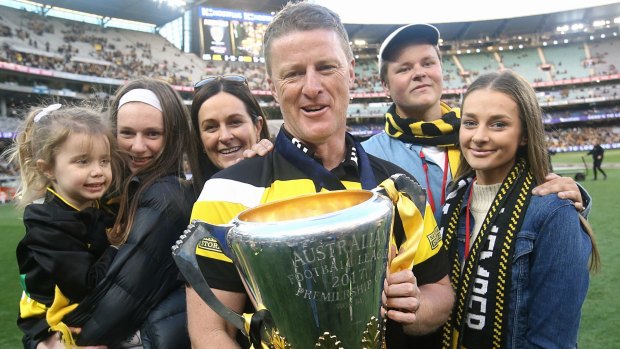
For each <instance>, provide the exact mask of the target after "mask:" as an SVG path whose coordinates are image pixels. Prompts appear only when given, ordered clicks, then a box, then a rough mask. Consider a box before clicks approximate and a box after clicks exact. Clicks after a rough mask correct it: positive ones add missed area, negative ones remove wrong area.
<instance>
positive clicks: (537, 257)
mask: <svg viewBox="0 0 620 349" xmlns="http://www.w3.org/2000/svg"><path fill="white" fill-rule="evenodd" d="M468 196H469V190H468V191H467V192H466V194H465V197H464V198H463V202H467V198H468ZM463 206H465V205H463ZM460 217H461V218H460V220H459V226H458V232H457V239H458V243H459V255H460V258H461V260H462V258H463V252H464V246H465V219H464V217H465V207H463V209H462V211H461V215H460ZM470 219H472V220H473V217H472V216H470ZM471 224H472V225H473V223H471ZM591 252H592V244H591V241H590V237H589V236H588V234H587V233H586V232H585V231H584V230H583V228H582V226H581V224H580V221H579V214H578V213H577V211H576V210H575V208H574V206H573V204H572V202H571V201H569V200H562V199H559V198H558V197H557V195H556V194H550V195H545V196H532V199H531V201H530V204H529V206H528V208H527V211H526V215H525V218H524V221H523V225H522V226H521V230H520V231H519V232H518V233H517V241H516V246H515V250H514V255H513V257H512V277H511V280H512V284H511V292H510V305H509V311H510V313H509V320H508V336H507V341H508V343H506V345H505V348H508V349H517V348H545V349H552V348H576V347H577V332H578V330H579V320H580V318H581V306H582V305H583V302H584V300H585V297H586V294H587V291H588V286H589V281H590V278H589V270H588V266H589V258H590V254H591Z"/></svg>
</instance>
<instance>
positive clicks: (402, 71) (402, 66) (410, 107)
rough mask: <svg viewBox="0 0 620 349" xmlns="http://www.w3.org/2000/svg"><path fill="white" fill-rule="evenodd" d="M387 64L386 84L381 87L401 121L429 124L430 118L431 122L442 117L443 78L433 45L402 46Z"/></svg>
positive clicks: (439, 61)
mask: <svg viewBox="0 0 620 349" xmlns="http://www.w3.org/2000/svg"><path fill="white" fill-rule="evenodd" d="M386 64H388V66H387V74H386V80H387V81H386V83H385V84H384V87H385V89H386V90H387V92H388V94H389V95H390V96H391V97H392V100H394V103H396V107H397V110H398V112H399V114H400V115H401V116H402V117H417V118H422V119H424V120H427V121H429V118H428V117H429V116H430V117H432V118H433V119H436V118H438V117H440V116H441V115H440V110H441V109H440V99H441V92H442V89H443V75H442V72H441V60H440V59H439V55H438V54H437V51H436V50H435V47H434V46H433V45H430V44H412V45H409V46H405V47H403V48H402V49H401V50H400V52H398V53H397V55H396V57H395V59H394V60H393V61H391V62H386ZM435 114H437V115H435Z"/></svg>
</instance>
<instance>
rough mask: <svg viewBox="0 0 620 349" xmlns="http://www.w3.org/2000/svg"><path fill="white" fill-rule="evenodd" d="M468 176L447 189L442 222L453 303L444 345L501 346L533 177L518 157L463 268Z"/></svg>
mask: <svg viewBox="0 0 620 349" xmlns="http://www.w3.org/2000/svg"><path fill="white" fill-rule="evenodd" d="M471 185H473V184H472V178H467V179H461V180H460V181H459V182H458V183H457V186H458V187H457V189H456V190H455V191H453V192H452V193H450V194H448V197H447V200H446V206H445V211H444V212H445V213H444V215H443V217H442V221H441V227H442V229H443V233H444V248H446V250H447V251H448V257H449V259H450V261H451V271H450V282H451V283H452V286H453V287H454V291H455V294H456V302H455V305H454V308H453V310H452V314H451V315H450V318H449V319H448V322H447V323H446V324H445V325H444V328H443V339H442V348H443V349H454V348H458V349H461V348H462V349H466V348H470V349H472V348H479V349H487V348H489V349H490V348H502V347H504V344H505V342H506V333H507V323H508V309H509V302H510V285H511V271H512V263H511V261H512V255H513V251H514V246H515V241H516V234H517V233H518V232H519V229H520V228H521V225H522V223H523V220H524V217H525V212H526V211H527V206H528V203H529V200H530V198H531V191H532V188H533V186H534V177H533V176H532V173H531V172H530V170H529V166H528V164H527V162H526V161H525V160H524V159H519V160H518V161H517V163H516V164H515V166H514V167H513V168H512V170H511V171H510V173H509V174H508V176H507V177H506V178H505V179H504V182H503V183H502V185H501V187H500V189H499V191H498V193H497V195H496V196H495V199H494V200H493V203H492V204H491V207H490V208H489V211H488V213H487V215H486V218H485V219H484V222H483V224H482V227H481V228H480V232H479V234H478V236H477V237H476V239H475V241H474V243H473V246H472V248H471V252H470V254H469V257H468V258H467V260H465V261H464V267H463V268H462V267H461V257H460V255H459V248H458V246H459V242H458V240H457V238H456V235H457V229H458V223H459V218H460V215H461V213H462V209H461V207H462V204H463V201H464V197H465V194H466V193H467V192H468V188H470V186H471Z"/></svg>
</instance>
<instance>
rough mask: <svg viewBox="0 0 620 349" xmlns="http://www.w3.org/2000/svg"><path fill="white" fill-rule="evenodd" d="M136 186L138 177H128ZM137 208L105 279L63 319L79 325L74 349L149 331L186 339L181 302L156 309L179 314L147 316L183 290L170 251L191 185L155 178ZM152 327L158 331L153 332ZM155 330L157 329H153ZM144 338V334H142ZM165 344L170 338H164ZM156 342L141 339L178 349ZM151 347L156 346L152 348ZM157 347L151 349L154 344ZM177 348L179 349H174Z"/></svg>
mask: <svg viewBox="0 0 620 349" xmlns="http://www.w3.org/2000/svg"><path fill="white" fill-rule="evenodd" d="M134 180H135V181H136V183H135V184H136V187H137V184H138V183H139V179H138V178H134ZM137 199H138V200H140V201H139V207H138V210H137V212H136V216H135V220H134V223H133V226H132V229H131V232H130V233H129V237H128V239H127V241H126V242H125V243H124V244H123V245H122V246H120V247H119V250H118V253H117V255H116V257H115V259H114V261H113V263H112V265H111V266H110V269H109V271H108V274H107V275H106V277H105V279H104V280H103V281H102V282H101V283H100V284H99V285H98V287H97V288H96V289H95V290H94V292H93V293H92V294H91V295H89V296H88V297H86V298H85V299H84V300H83V301H82V302H81V303H80V305H79V306H78V308H76V309H75V310H74V311H73V312H72V313H71V314H69V316H67V318H66V323H67V324H68V325H70V326H75V327H81V328H82V332H81V333H80V335H79V337H78V339H77V343H78V345H97V344H105V345H108V346H110V347H114V345H115V344H116V343H118V342H119V341H121V340H123V339H124V338H126V337H127V336H128V335H130V334H132V333H135V332H136V330H138V329H142V328H143V325H144V328H145V329H150V330H147V331H144V330H142V332H146V335H147V337H148V334H149V333H157V332H161V333H166V332H167V333H172V332H177V333H180V336H181V337H183V338H185V340H186V341H187V347H188V346H189V339H188V336H187V330H186V323H185V302H184V301H179V299H178V298H177V300H176V302H171V303H170V304H172V305H174V306H173V307H176V308H177V309H176V310H172V311H170V310H165V309H169V305H162V306H161V307H158V309H164V310H163V311H167V312H169V313H170V314H172V313H176V314H178V313H180V312H181V313H183V314H182V316H162V317H160V316H157V314H153V317H152V318H151V319H150V320H152V321H153V323H150V324H149V323H145V321H149V319H148V317H149V313H150V312H151V310H153V309H155V308H156V307H157V306H158V304H160V303H161V302H162V301H163V300H165V299H167V298H169V297H172V298H174V296H170V295H171V294H172V293H173V292H175V291H176V292H178V290H179V289H180V288H181V287H182V286H183V285H182V282H181V281H180V280H179V278H178V269H177V267H176V265H175V263H174V261H173V259H172V253H171V247H172V245H173V244H174V242H175V241H176V240H177V239H178V237H179V235H180V234H181V233H182V232H183V230H184V229H185V228H186V226H187V223H188V222H189V217H190V213H191V209H192V205H193V203H194V201H195V200H196V196H195V194H194V192H193V190H192V187H191V184H190V183H189V182H187V181H185V180H184V179H180V178H178V177H175V176H167V177H163V178H160V179H158V180H157V181H156V182H155V183H154V184H153V185H151V187H149V188H148V189H147V190H146V191H145V192H144V194H143V195H142V196H141V197H140V198H137ZM153 326H156V328H159V329H160V330H153ZM157 326H159V327H157ZM143 337H144V335H143ZM169 337H170V338H171V339H170V340H175V341H176V340H177V339H173V338H174V336H169ZM159 340H164V341H165V340H167V339H166V338H158V339H156V340H152V339H149V338H143V341H145V342H147V343H151V344H153V343H154V344H153V347H158V348H173V347H183V346H184V345H183V344H181V343H179V342H178V341H177V342H176V343H174V344H170V343H168V344H165V343H163V342H161V341H159ZM157 343H159V344H158V345H157ZM155 345H157V346H155ZM179 345H180V346H179Z"/></svg>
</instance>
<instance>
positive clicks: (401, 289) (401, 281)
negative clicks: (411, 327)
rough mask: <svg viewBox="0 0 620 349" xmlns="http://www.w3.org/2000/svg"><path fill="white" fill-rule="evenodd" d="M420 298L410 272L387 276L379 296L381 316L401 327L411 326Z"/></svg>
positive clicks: (418, 290) (405, 271) (403, 271)
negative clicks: (401, 325) (399, 324)
mask: <svg viewBox="0 0 620 349" xmlns="http://www.w3.org/2000/svg"><path fill="white" fill-rule="evenodd" d="M420 296H421V293H420V289H419V288H418V284H417V281H416V278H415V276H414V275H413V272H412V271H411V270H402V271H399V272H396V273H391V274H388V276H387V277H386V278H385V281H384V287H383V294H382V296H381V302H382V304H383V306H382V309H381V314H382V315H383V316H384V317H385V316H387V317H388V318H389V319H392V320H394V321H396V322H398V323H401V324H403V325H408V324H412V323H414V322H415V320H416V312H417V311H418V309H419V308H420Z"/></svg>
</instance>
